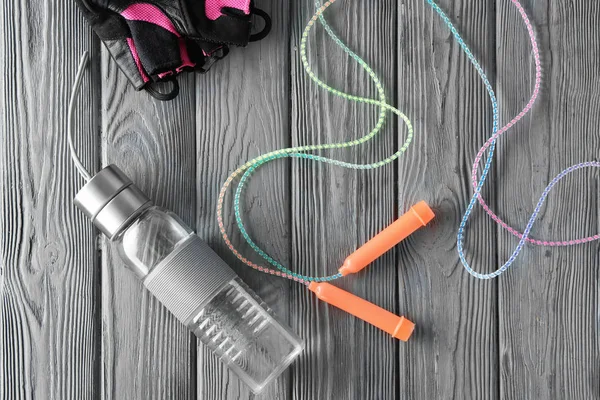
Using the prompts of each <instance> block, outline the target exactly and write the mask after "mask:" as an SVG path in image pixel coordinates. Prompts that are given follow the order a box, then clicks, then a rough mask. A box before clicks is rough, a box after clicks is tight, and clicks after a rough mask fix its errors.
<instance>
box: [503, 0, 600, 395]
mask: <svg viewBox="0 0 600 400" xmlns="http://www.w3.org/2000/svg"><path fill="white" fill-rule="evenodd" d="M524 4H525V5H526V7H527V9H528V10H529V11H530V13H531V14H530V15H531V16H532V20H533V22H534V25H535V26H536V28H537V33H538V36H539V39H540V51H541V53H542V60H543V61H542V62H543V71H544V74H543V82H544V83H543V90H542V93H541V96H540V100H539V101H538V103H537V105H536V106H535V108H534V111H533V113H532V114H531V115H530V116H529V117H527V118H526V119H525V120H524V121H523V122H522V123H520V124H518V125H517V126H516V127H515V128H514V130H513V131H512V132H511V133H509V135H510V136H509V137H508V138H507V139H506V140H503V141H502V142H501V143H500V146H499V157H498V165H499V167H498V168H499V172H500V176H501V177H502V179H501V180H499V181H498V204H499V205H501V206H500V207H499V208H498V211H499V213H500V214H501V215H502V216H506V218H507V222H509V223H510V224H511V225H513V226H515V227H518V228H519V229H521V230H522V229H523V228H524V226H525V224H526V222H527V220H528V219H529V216H530V214H531V212H532V211H533V209H534V207H535V204H536V203H537V201H538V198H539V196H540V194H541V193H542V191H543V190H544V188H545V187H546V185H547V184H548V182H549V181H550V180H551V179H552V178H553V177H554V176H555V175H557V174H558V173H559V172H560V171H562V170H563V169H564V168H567V167H568V166H570V165H573V164H575V163H579V162H582V161H588V160H597V159H598V149H599V148H600V135H599V134H598V132H597V129H596V128H595V127H596V126H597V125H598V115H599V112H600V101H599V99H598V96H597V93H598V90H599V89H600V79H599V75H598V53H599V52H600V37H599V36H598V26H597V21H598V18H599V17H600V5H599V4H597V3H595V2H586V1H573V2H565V1H562V2H549V1H526V2H525V3H524ZM498 6H499V7H498V27H497V37H498V47H497V49H498V57H497V58H498V71H499V73H498V82H499V84H498V87H499V98H500V102H501V105H502V106H501V112H502V120H503V121H508V120H509V119H511V118H512V117H513V116H514V115H516V114H517V113H518V112H519V111H520V109H521V108H522V107H523V105H524V104H525V102H526V101H527V99H528V98H529V96H530V93H531V92H530V91H531V88H532V86H533V78H534V75H533V61H532V57H531V46H530V45H529V44H528V43H527V42H526V41H525V40H514V37H523V38H524V37H525V35H526V32H525V28H524V26H523V23H522V22H521V20H520V18H519V16H518V14H517V12H516V11H515V9H514V7H512V6H511V5H510V4H509V2H501V3H499V5H498ZM598 181H599V174H598V171H596V170H587V171H581V172H576V173H575V174H573V175H572V176H571V177H569V178H567V179H565V180H564V181H563V182H562V183H561V184H559V186H557V187H556V188H555V189H554V190H553V192H552V194H551V195H550V197H549V200H548V204H547V206H546V207H545V209H544V210H543V212H542V213H541V214H540V217H539V220H538V223H537V224H536V226H535V227H534V230H533V232H532V235H533V236H534V237H536V238H541V239H547V240H565V239H571V238H576V237H583V236H589V235H592V234H595V233H597V232H598V229H599V221H600V220H599V217H598V210H599V206H600V204H599V202H598ZM516 243H517V241H516V239H515V238H513V237H512V236H511V235H509V234H508V233H506V232H500V236H499V251H498V265H500V264H501V263H504V262H505V260H506V259H507V258H508V257H509V256H510V254H511V253H512V251H513V249H514V247H515V246H516ZM599 249H600V248H599V245H598V243H592V244H586V245H581V246H576V247H572V248H568V249H565V248H552V249H551V248H544V247H535V246H527V247H526V248H525V249H524V250H523V252H522V253H521V256H520V257H519V258H518V259H517V261H516V262H515V266H514V268H512V269H511V270H510V271H509V272H507V273H506V274H504V275H503V277H502V278H501V279H500V286H499V292H500V304H499V308H500V366H499V368H500V377H501V397H502V398H503V399H542V398H543V399H598V398H600V380H599V379H598V376H599V375H600V339H599V336H598V330H599V329H600V323H599V321H600V298H599V292H598V285H599V283H600V270H599V269H598V265H599V263H598V261H599V259H598V254H599Z"/></svg>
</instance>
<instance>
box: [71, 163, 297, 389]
mask: <svg viewBox="0 0 600 400" xmlns="http://www.w3.org/2000/svg"><path fill="white" fill-rule="evenodd" d="M75 205H76V206H77V207H78V208H79V209H80V210H82V211H83V212H84V213H85V215H86V216H87V217H88V218H90V219H91V221H92V222H93V223H94V225H95V226H96V227H98V229H100V231H102V232H103V233H104V234H105V235H106V236H107V237H108V238H109V239H110V240H111V241H113V242H115V243H116V244H117V246H118V249H119V254H120V255H121V257H122V259H123V260H124V261H125V264H126V265H127V266H128V267H129V268H130V269H131V270H132V271H133V272H134V273H135V274H136V275H137V277H138V278H139V279H140V280H141V281H142V282H143V283H144V286H145V287H146V288H147V289H148V290H149V291H150V292H151V293H152V294H153V295H154V296H156V298H158V300H160V302H161V303H162V304H164V305H165V306H166V307H167V309H168V310H169V311H171V312H172V313H173V314H174V315H175V317H177V319H179V321H181V322H182V323H183V324H185V325H186V326H187V327H188V328H189V329H190V330H191V331H192V332H194V334H195V335H196V336H197V337H198V338H199V339H200V340H201V341H202V343H204V344H205V345H206V346H208V348H210V349H211V350H212V351H213V352H214V353H215V354H216V355H217V356H218V357H219V358H220V359H221V360H222V361H223V362H224V363H225V364H226V365H227V366H228V367H229V368H231V369H232V370H233V371H234V372H235V373H236V374H237V375H238V376H239V377H240V378H241V379H242V381H244V382H245V383H246V384H248V386H249V387H250V388H251V389H252V391H254V392H255V393H259V392H260V391H261V390H262V389H263V388H264V387H265V386H266V385H267V384H268V383H269V382H270V381H272V380H274V379H275V378H276V377H277V376H278V375H280V374H281V373H282V372H283V371H284V370H285V369H286V368H287V367H288V366H289V365H290V364H291V363H292V362H293V361H294V359H295V358H297V357H298V355H299V354H300V352H301V351H302V349H303V345H302V342H301V340H300V339H299V338H298V337H297V336H296V335H295V334H294V333H293V332H292V331H291V330H290V329H289V328H286V327H284V326H283V325H281V324H280V323H279V322H277V321H276V320H275V318H274V317H273V315H272V312H271V310H270V309H269V308H268V307H267V306H266V304H265V303H264V302H263V301H262V300H261V299H260V298H259V297H258V296H257V295H256V294H255V293H254V292H253V291H252V290H251V289H250V288H249V287H248V286H246V285H245V284H244V282H242V280H240V278H239V277H238V276H237V275H236V274H235V272H234V271H233V270H232V269H231V268H230V267H229V266H228V265H227V264H226V263H225V262H224V261H223V260H222V259H221V258H220V257H219V256H218V255H217V254H216V253H215V252H214V251H213V250H212V249H211V248H210V247H209V246H208V245H207V244H206V243H204V242H203V241H202V240H201V239H200V238H199V237H198V236H197V235H196V234H195V233H194V232H193V231H192V229H190V228H189V227H188V226H186V225H185V224H184V223H183V222H182V221H181V219H180V218H179V217H178V216H177V215H175V214H174V213H172V212H170V211H168V210H164V209H162V208H160V207H157V206H155V205H153V204H152V202H151V201H150V199H149V198H148V197H147V196H146V195H145V194H144V193H142V191H140V190H139V189H138V188H137V187H136V186H135V185H134V184H133V183H132V182H131V180H130V179H129V178H127V176H125V174H124V173H123V172H122V171H121V170H120V169H119V168H117V167H116V166H114V165H110V166H108V167H106V168H104V169H103V170H102V171H100V172H99V173H97V174H96V175H95V176H94V177H93V178H92V179H91V180H90V181H89V182H88V183H87V184H86V185H85V186H84V187H83V188H82V189H81V190H80V191H79V193H77V196H76V197H75Z"/></svg>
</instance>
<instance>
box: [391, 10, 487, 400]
mask: <svg viewBox="0 0 600 400" xmlns="http://www.w3.org/2000/svg"><path fill="white" fill-rule="evenodd" d="M438 4H439V5H440V7H441V8H442V9H443V10H444V11H445V12H446V14H447V15H448V16H449V17H450V19H451V20H452V21H454V22H455V24H456V27H457V29H458V30H459V31H460V32H461V34H462V35H463V38H464V39H465V41H466V42H467V43H468V44H469V46H470V47H471V49H472V51H473V53H474V54H475V56H476V57H477V58H478V59H479V60H480V62H481V64H482V65H483V66H484V68H485V70H486V72H487V73H488V74H489V78H490V80H491V81H492V82H493V79H494V35H495V30H494V21H495V9H494V4H495V2H494V1H440V2H438ZM399 14H400V15H399V29H398V47H399V52H398V64H399V74H398V82H399V83H400V85H399V87H398V90H399V93H400V94H399V97H400V100H399V105H400V108H401V109H402V110H405V111H406V113H407V114H408V116H409V117H410V118H412V120H413V121H414V123H415V142H414V146H413V147H412V150H411V151H410V152H409V153H408V154H407V156H406V157H404V158H403V159H402V160H401V161H400V167H399V177H398V189H399V205H400V208H401V209H402V210H406V209H407V208H408V207H409V206H410V205H412V204H414V203H416V202H417V201H418V200H420V199H425V200H427V201H428V202H429V204H431V205H432V207H433V208H434V210H435V211H436V214H437V217H436V219H434V221H433V222H432V224H431V225H430V226H429V227H427V228H425V229H422V230H421V231H419V232H417V233H415V234H413V235H412V236H411V237H410V238H408V240H406V241H405V242H404V243H402V244H401V246H400V249H399V253H398V254H399V257H398V270H399V308H400V310H399V311H400V312H402V313H405V314H406V315H407V316H408V317H409V318H410V319H412V320H413V321H414V322H415V323H416V324H417V327H416V331H415V333H414V334H413V337H412V338H411V340H410V341H409V343H407V344H401V345H400V350H399V351H400V354H399V371H398V384H399V393H400V394H399V398H401V399H435V398H443V399H494V398H498V376H497V374H498V372H497V362H498V356H497V312H496V299H497V283H496V282H482V281H478V280H476V279H474V278H471V277H470V276H469V275H468V274H467V273H466V272H465V271H464V269H463V267H462V266H461V264H460V262H459V261H458V256H457V253H456V232H457V229H458V224H459V221H460V219H461V217H462V215H463V212H464V210H465V207H466V204H467V203H468V201H469V199H470V197H471V194H472V189H471V187H470V178H469V177H470V171H471V164H472V160H473V159H474V158H475V154H476V152H477V150H478V149H479V147H480V146H481V145H482V144H483V143H484V141H485V140H486V138H487V137H488V135H489V132H490V130H491V127H492V118H491V117H492V114H491V107H490V104H489V101H488V98H487V94H486V91H485V88H484V86H483V85H482V83H481V81H480V79H479V77H478V76H477V73H476V71H475V70H474V68H473V67H472V66H471V64H470V62H469V60H468V59H467V57H466V56H465V55H464V54H463V52H462V50H461V49H460V46H459V45H458V44H457V43H456V42H455V41H454V39H453V37H452V34H451V33H450V31H449V29H448V28H447V27H446V26H445V24H444V23H443V22H442V21H441V19H440V18H439V17H438V16H437V14H436V13H435V12H434V11H433V10H432V8H431V7H430V6H429V5H428V4H427V3H426V2H424V1H421V0H409V1H403V2H400V3H399ZM493 180H494V174H493V173H492V174H491V176H490V181H491V182H492V181H493ZM489 186H493V185H488V190H486V193H485V195H486V198H493V197H491V195H492V194H493V190H490V189H489ZM492 203H493V202H492ZM495 243H496V233H495V226H494V225H493V224H492V223H490V221H489V220H488V219H486V218H482V217H481V214H478V215H476V216H475V218H472V219H471V222H470V224H469V231H468V234H467V240H466V243H465V247H466V249H467V251H468V255H469V257H468V259H469V260H471V261H472V262H473V263H474V264H475V265H477V266H478V267H479V268H481V266H484V268H483V269H484V270H486V269H487V270H491V268H494V264H495V261H496V252H495Z"/></svg>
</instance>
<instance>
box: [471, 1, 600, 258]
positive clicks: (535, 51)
mask: <svg viewBox="0 0 600 400" xmlns="http://www.w3.org/2000/svg"><path fill="white" fill-rule="evenodd" d="M511 1H512V2H513V4H514V5H515V7H516V8H517V10H518V11H519V13H520V14H521V18H522V19H523V22H524V23H525V26H526V28H527V32H528V33H529V39H530V41H531V49H532V52H533V60H534V62H535V84H534V87H533V92H532V94H531V98H530V99H529V102H528V103H527V105H526V106H525V107H524V108H523V110H522V111H521V112H520V113H519V114H517V116H516V117H514V118H513V119H512V120H511V121H510V122H508V123H507V124H506V125H505V126H503V127H502V128H500V129H499V130H498V131H497V132H496V133H495V134H494V135H493V136H492V137H490V138H489V139H488V141H487V142H485V144H484V145H483V146H482V147H481V149H479V152H478V153H477V156H476V157H475V162H474V163H473V169H472V170H471V179H472V185H473V189H476V188H477V183H478V177H477V167H478V166H479V164H480V162H481V159H482V158H483V155H484V154H485V152H486V151H487V149H488V148H489V147H490V146H491V144H492V142H494V141H495V140H496V139H498V138H499V137H500V136H501V135H502V134H503V133H505V132H506V131H508V130H509V129H510V128H512V127H513V125H515V124H516V123H517V122H518V121H520V120H521V119H522V118H523V117H524V116H525V115H526V114H527V113H528V112H529V111H531V109H532V108H533V105H534V103H535V101H536V100H537V98H538V96H539V93H540V86H541V81H542V66H541V61H540V52H539V48H538V44H537V39H536V37H535V32H534V28H533V25H532V24H531V21H530V20H529V17H528V16H527V13H526V12H525V9H524V8H523V6H522V5H521V4H520V3H519V2H518V1H517V0H511ZM478 200H479V204H481V206H482V207H483V209H484V210H485V212H486V213H487V214H488V215H489V216H490V217H491V218H492V219H493V220H494V221H495V222H496V223H497V224H498V225H500V226H501V227H502V228H504V229H506V230H507V231H508V232H510V233H511V234H512V235H514V236H516V237H518V238H519V239H521V238H522V237H523V233H522V232H519V231H518V230H516V229H515V228H513V227H511V226H510V225H508V224H507V223H506V222H504V221H503V220H502V219H501V218H500V217H499V216H498V215H497V214H495V213H494V212H493V211H492V210H491V209H490V207H489V206H488V205H487V203H486V202H485V200H484V199H483V197H482V196H481V194H480V195H478ZM598 239H600V234H597V235H594V236H590V237H586V238H582V239H573V240H566V241H547V240H538V239H532V238H529V237H528V238H526V240H527V242H529V243H532V244H534V245H538V246H550V247H558V246H572V245H576V244H582V243H587V242H591V241H594V240H598Z"/></svg>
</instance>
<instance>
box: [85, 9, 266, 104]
mask: <svg viewBox="0 0 600 400" xmlns="http://www.w3.org/2000/svg"><path fill="white" fill-rule="evenodd" d="M75 1H76V2H77V3H78V4H79V6H80V8H81V10H82V12H83V14H84V15H85V17H86V19H87V20H88V22H89V23H90V24H91V25H92V28H93V29H94V31H95V32H96V34H97V35H98V36H99V37H100V39H101V40H102V41H103V42H104V44H105V45H106V47H107V48H108V50H109V52H110V54H111V56H112V57H113V58H114V59H115V61H116V62H117V64H118V66H119V68H120V69H121V70H122V71H123V72H124V73H125V75H126V76H127V78H128V79H129V81H130V82H131V83H132V84H133V86H134V87H135V88H136V89H137V90H141V89H146V90H148V92H149V93H150V94H152V95H153V96H154V97H156V98H157V99H159V100H171V99H173V98H175V96H177V93H178V92H179V86H178V85H177V81H176V80H175V76H176V75H177V74H179V73H181V72H183V71H185V70H197V71H200V72H206V71H208V70H209V68H210V67H211V66H212V65H213V64H214V63H215V62H216V61H218V60H220V59H221V58H223V57H225V56H226V55H227V53H228V52H229V46H230V45H234V46H245V45H247V44H248V42H249V41H254V40H260V39H262V38H263V37H265V36H266V35H267V34H268V32H269V30H270V28H271V21H270V18H269V16H268V15H267V14H266V13H264V12H263V11H262V10H259V9H256V8H254V6H253V4H252V3H253V2H252V0H143V1H144V2H137V1H135V0H75ZM253 14H254V15H257V16H260V17H261V18H262V19H263V20H264V22H265V26H264V28H263V30H262V31H261V32H260V33H258V34H255V35H251V29H252V20H251V18H252V15H253ZM169 80H170V81H173V84H174V86H173V89H172V91H171V92H170V93H166V94H164V93H159V92H157V91H156V90H155V89H154V88H153V83H154V82H160V81H169Z"/></svg>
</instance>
